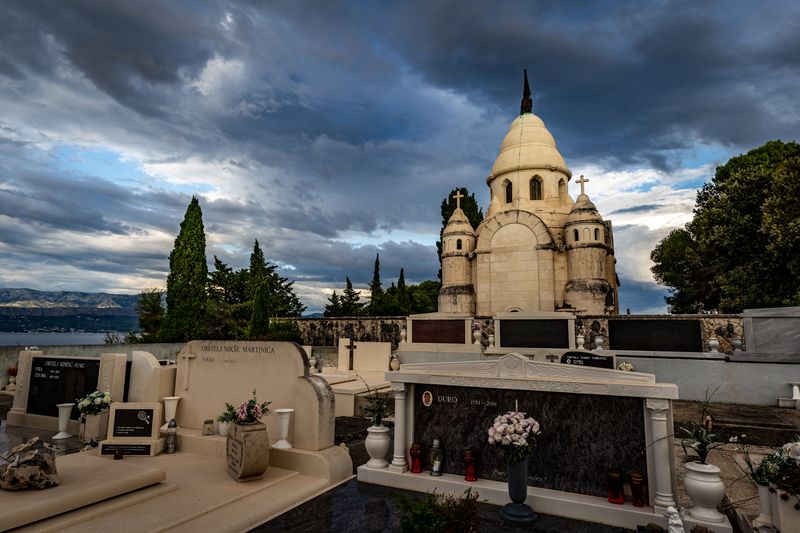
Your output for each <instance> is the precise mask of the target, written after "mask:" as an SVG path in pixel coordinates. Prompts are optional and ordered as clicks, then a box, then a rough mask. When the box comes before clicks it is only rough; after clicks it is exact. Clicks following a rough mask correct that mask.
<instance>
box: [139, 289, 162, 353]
mask: <svg viewBox="0 0 800 533" xmlns="http://www.w3.org/2000/svg"><path fill="white" fill-rule="evenodd" d="M163 297H164V291H162V290H161V289H145V290H144V291H142V292H141V293H140V294H139V301H138V302H136V314H138V315H139V331H140V334H139V341H140V342H158V341H159V337H158V335H159V332H160V331H161V325H162V324H163V322H164V304H163V303H162V302H163Z"/></svg>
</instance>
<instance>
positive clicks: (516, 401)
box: [514, 400, 519, 412]
mask: <svg viewBox="0 0 800 533" xmlns="http://www.w3.org/2000/svg"><path fill="white" fill-rule="evenodd" d="M514 410H515V411H517V412H519V400H514Z"/></svg>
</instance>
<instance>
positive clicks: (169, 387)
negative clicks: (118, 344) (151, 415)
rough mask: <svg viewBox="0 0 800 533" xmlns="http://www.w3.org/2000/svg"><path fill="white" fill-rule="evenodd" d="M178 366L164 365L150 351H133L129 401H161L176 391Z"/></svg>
mask: <svg viewBox="0 0 800 533" xmlns="http://www.w3.org/2000/svg"><path fill="white" fill-rule="evenodd" d="M177 370H178V367H177V366H175V365H166V366H164V365H162V364H161V363H160V362H159V360H158V359H156V357H155V356H154V355H153V354H151V353H149V352H141V351H134V352H133V353H131V370H130V379H129V386H128V398H127V400H126V401H129V402H160V401H161V399H162V398H165V397H167V396H172V395H173V394H174V393H175V374H176V372H177Z"/></svg>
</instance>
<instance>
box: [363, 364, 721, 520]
mask: <svg viewBox="0 0 800 533" xmlns="http://www.w3.org/2000/svg"><path fill="white" fill-rule="evenodd" d="M386 378H387V379H389V380H390V381H391V382H392V390H393V391H394V394H395V441H394V454H393V459H392V462H391V464H390V466H389V467H387V468H384V469H375V468H367V467H365V466H360V467H359V468H358V479H359V480H360V481H365V482H369V483H377V484H380V485H386V486H390V487H395V488H402V489H410V490H417V491H424V492H430V491H432V490H433V489H434V488H435V489H436V490H437V491H439V492H449V493H453V494H461V493H463V491H464V490H466V488H468V487H472V488H473V490H475V491H477V492H478V494H479V498H480V499H486V500H488V501H489V503H494V504H497V505H501V504H504V503H507V502H508V492H507V486H506V483H505V482H504V481H503V480H504V479H505V467H504V464H503V462H502V452H501V450H498V449H494V448H492V447H490V446H488V445H487V444H486V431H487V430H488V428H489V427H490V426H491V424H492V421H493V419H494V417H495V416H497V415H499V414H502V413H505V412H507V411H509V410H515V409H517V407H518V409H519V410H520V411H525V412H527V413H528V416H532V417H534V418H536V419H537V420H538V421H539V422H540V423H541V427H542V434H541V436H540V438H539V439H538V442H537V445H536V447H535V449H534V452H533V454H532V455H531V458H530V461H529V472H528V498H527V503H528V504H530V505H532V506H533V508H534V510H537V511H540V512H542V513H545V514H551V515H556V516H563V517H567V518H573V519H579V520H587V521H594V522H602V523H606V524H611V525H616V526H620V527H627V528H631V529H635V528H636V526H637V525H645V524H647V523H650V522H654V523H657V524H661V525H662V526H665V525H666V520H665V519H664V515H663V513H664V511H665V509H666V508H667V507H669V506H674V505H675V496H674V495H675V494H676V478H675V465H674V464H673V456H672V449H673V446H674V442H673V437H672V430H671V428H672V400H674V399H677V397H678V390H677V387H676V386H675V385H672V384H666V383H657V382H656V380H655V376H653V375H652V374H643V373H637V372H624V371H618V370H609V369H602V368H592V367H588V366H585V365H567V364H560V363H549V362H538V361H533V360H530V359H529V358H527V357H525V356H523V355H521V354H518V353H513V354H508V355H505V356H502V357H500V358H498V359H494V360H487V361H463V362H454V363H420V364H403V365H401V367H400V370H399V371H397V372H392V373H387V375H386ZM423 396H424V397H425V398H424V399H423ZM434 436H435V437H438V438H439V439H441V441H442V445H443V448H444V454H443V455H444V471H445V474H444V475H443V476H441V477H433V476H429V475H427V473H426V472H423V474H412V473H410V472H409V471H408V470H407V465H408V464H409V458H408V450H409V448H410V446H411V444H412V443H415V442H416V443H421V444H422V445H423V448H426V447H428V446H430V443H431V441H432V439H433V437H434ZM467 446H471V447H472V448H473V449H474V450H475V451H476V454H477V455H478V457H479V463H480V464H479V473H478V477H479V479H478V481H477V482H473V483H468V482H466V481H464V467H463V461H462V458H461V454H462V452H463V450H464V448H466V447H467ZM612 469H623V470H629V469H635V470H639V471H640V472H641V473H643V474H644V475H645V478H646V480H647V481H646V483H647V487H648V489H649V490H648V494H649V496H648V500H647V502H646V504H645V506H644V507H641V508H639V507H633V506H632V505H631V504H630V503H626V504H624V505H614V504H611V503H609V502H608V500H607V498H606V495H607V494H606V489H607V486H606V474H607V472H608V471H609V470H612ZM685 523H688V522H685ZM689 525H690V527H691V524H689ZM706 525H707V524H706ZM713 530H714V531H717V532H718V533H722V532H729V531H731V528H730V525H728V524H722V525H720V524H714V528H713Z"/></svg>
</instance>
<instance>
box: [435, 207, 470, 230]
mask: <svg viewBox="0 0 800 533" xmlns="http://www.w3.org/2000/svg"><path fill="white" fill-rule="evenodd" d="M474 233H475V231H474V229H473V228H472V224H470V223H469V219H468V218H467V215H465V214H464V210H463V209H461V208H457V209H456V210H455V211H453V214H452V215H450V219H449V220H448V221H447V225H446V226H445V227H444V231H443V232H442V235H454V234H460V235H463V234H467V235H473V234H474Z"/></svg>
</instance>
